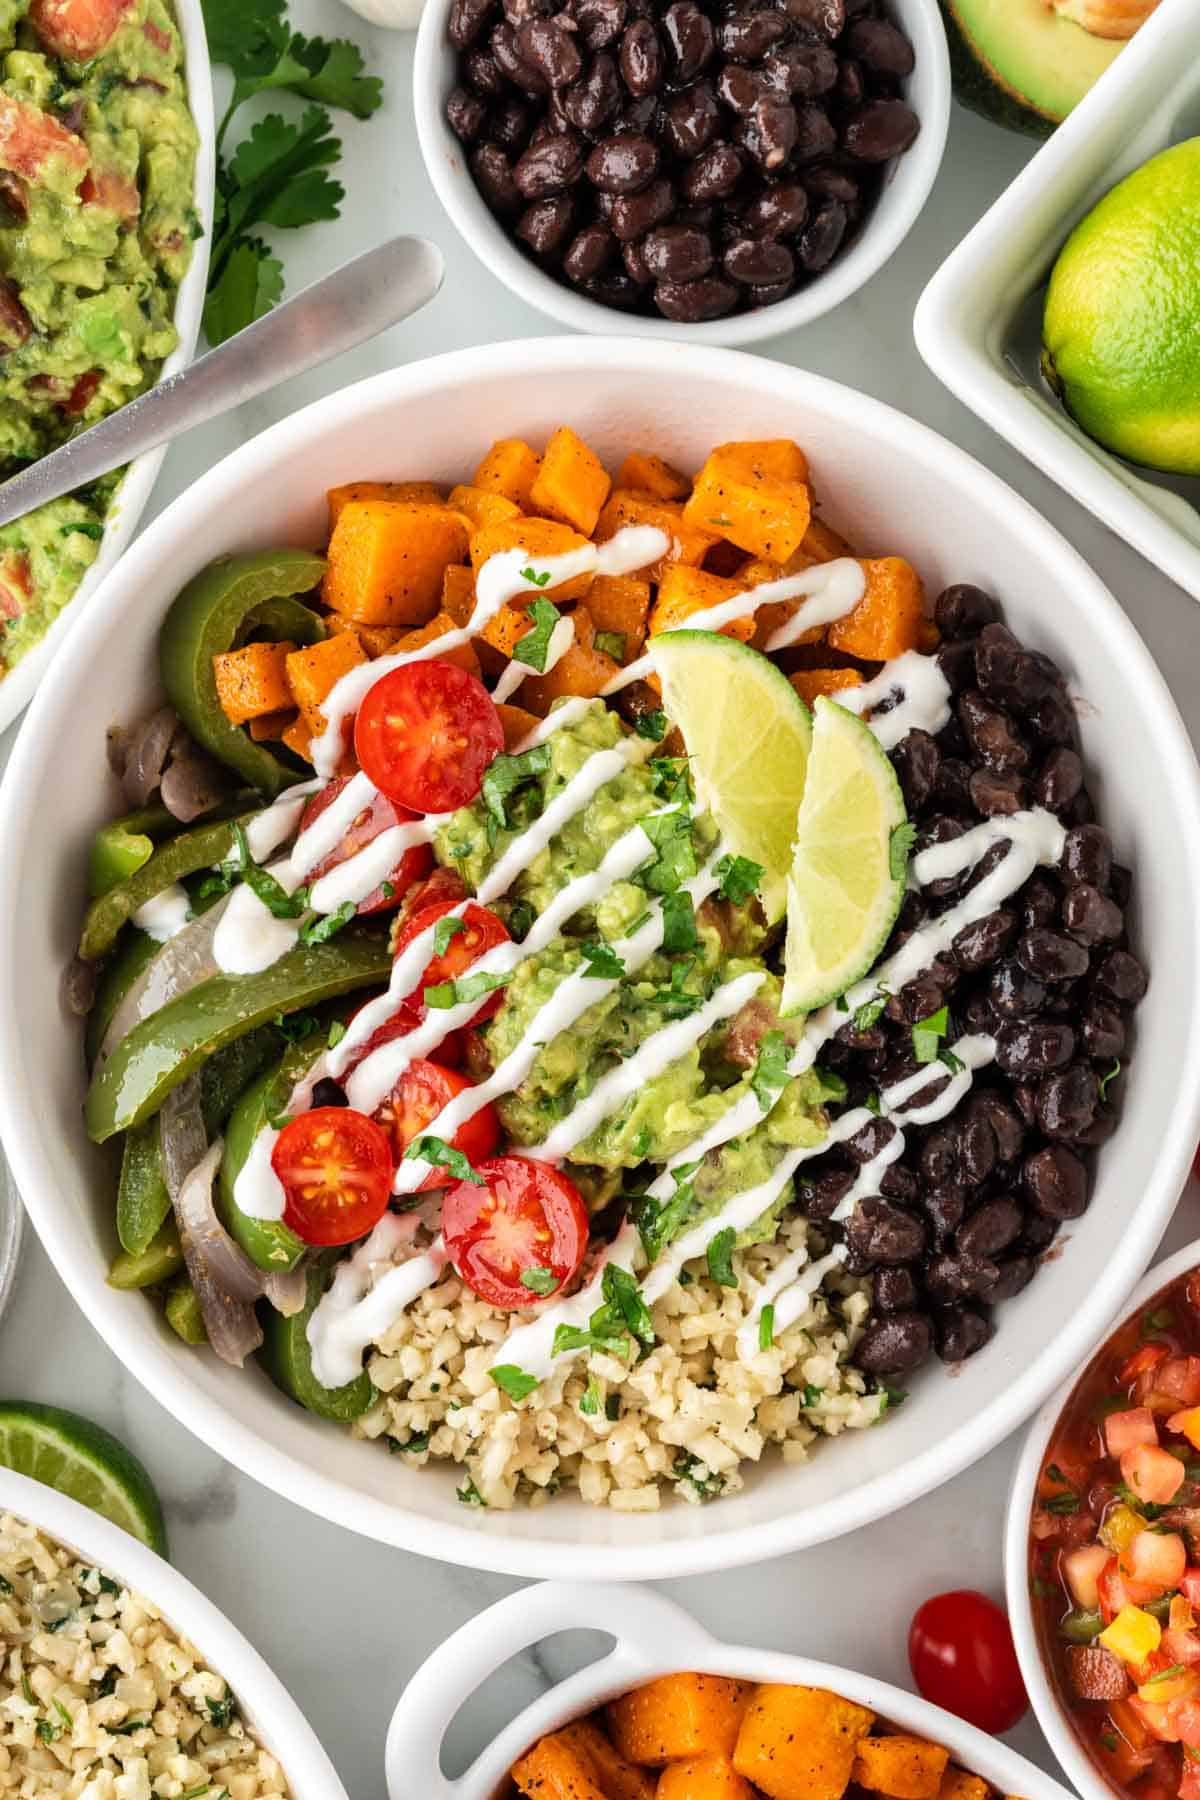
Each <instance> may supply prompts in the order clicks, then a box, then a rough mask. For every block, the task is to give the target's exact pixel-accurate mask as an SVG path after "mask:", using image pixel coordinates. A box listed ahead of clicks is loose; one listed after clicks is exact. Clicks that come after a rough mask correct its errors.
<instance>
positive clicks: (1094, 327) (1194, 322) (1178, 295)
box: [1042, 138, 1200, 475]
mask: <svg viewBox="0 0 1200 1800" xmlns="http://www.w3.org/2000/svg"><path fill="white" fill-rule="evenodd" d="M1042 344H1043V354H1042V368H1043V371H1044V373H1045V375H1046V378H1047V380H1048V381H1049V382H1050V384H1051V386H1052V387H1053V388H1054V389H1055V391H1056V392H1057V393H1058V394H1059V395H1060V396H1061V398H1062V401H1063V404H1064V405H1065V406H1066V408H1067V410H1068V412H1069V413H1070V414H1071V416H1072V417H1073V418H1074V419H1075V420H1076V422H1077V423H1078V424H1079V425H1080V426H1081V427H1082V428H1083V430H1084V431H1086V432H1087V434H1088V436H1089V437H1092V438H1095V439H1096V441H1097V442H1098V443H1101V444H1103V445H1105V446H1106V448H1107V449H1109V450H1114V451H1115V452H1116V453H1117V455H1118V456H1124V457H1127V458H1128V459H1129V461H1130V462H1135V463H1142V464H1144V465H1145V466H1146V467H1148V468H1152V469H1163V470H1166V471H1169V472H1171V473H1173V474H1179V475H1198V474H1200V138H1190V139H1188V141H1187V142H1186V143H1182V144H1176V145H1174V146H1173V148H1171V149H1170V150H1164V151H1163V152H1162V153H1161V155H1159V156H1155V157H1152V158H1151V159H1150V161H1149V162H1148V163H1144V164H1143V165H1142V167H1141V168H1140V169H1136V170H1135V171H1134V173H1133V174H1132V175H1128V176H1126V178H1125V180H1124V181H1122V182H1119V183H1118V184H1117V186H1116V187H1115V188H1113V189H1112V190H1111V192H1109V193H1108V194H1106V195H1105V196H1104V199H1103V200H1101V201H1100V202H1099V204H1098V205H1097V206H1095V207H1093V208H1092V211H1091V212H1090V213H1088V215H1087V217H1086V218H1084V219H1082V220H1081V221H1080V223H1079V224H1078V225H1077V226H1076V227H1075V230H1074V231H1073V232H1072V233H1071V236H1070V237H1069V238H1068V239H1067V242H1066V244H1065V245H1064V246H1063V249H1062V253H1061V255H1060V256H1059V259H1058V261H1057V262H1056V263H1055V265H1054V269H1053V272H1052V274H1051V276H1050V286H1049V290H1048V292H1047V295H1046V310H1045V314H1044V316H1043V321H1042Z"/></svg>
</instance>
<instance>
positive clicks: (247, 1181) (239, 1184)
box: [233, 1125, 287, 1224]
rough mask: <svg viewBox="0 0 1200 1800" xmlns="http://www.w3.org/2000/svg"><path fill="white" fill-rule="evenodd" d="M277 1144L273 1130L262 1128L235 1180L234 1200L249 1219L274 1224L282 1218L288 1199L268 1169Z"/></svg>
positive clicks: (276, 1176) (277, 1138)
mask: <svg viewBox="0 0 1200 1800" xmlns="http://www.w3.org/2000/svg"><path fill="white" fill-rule="evenodd" d="M278 1141H279V1133H278V1132H277V1131H276V1130H275V1128H274V1126H273V1125H264V1126H263V1127H262V1129H261V1130H260V1131H259V1133H258V1135H257V1136H256V1137H255V1139H254V1142H253V1143H252V1144H251V1146H250V1150H249V1153H248V1155H247V1157H246V1160H245V1162H244V1163H243V1164H242V1166H241V1168H240V1169H239V1170H238V1173H237V1177H236V1179H235V1180H234V1184H233V1197H234V1200H235V1201H236V1202H237V1205H238V1207H239V1209H240V1210H241V1211H242V1212H244V1213H245V1215H246V1217H247V1218H248V1219H268V1220H270V1221H271V1222H272V1223H273V1224H274V1223H275V1222H277V1221H278V1220H279V1219H282V1217H283V1209H284V1206H285V1204H286V1202H287V1195H286V1194H285V1193H284V1189H283V1183H282V1182H281V1181H280V1179H279V1177H278V1175H277V1174H276V1173H275V1170H274V1169H273V1168H272V1166H271V1152H272V1151H273V1150H274V1148H275V1145H276V1144H277V1143H278Z"/></svg>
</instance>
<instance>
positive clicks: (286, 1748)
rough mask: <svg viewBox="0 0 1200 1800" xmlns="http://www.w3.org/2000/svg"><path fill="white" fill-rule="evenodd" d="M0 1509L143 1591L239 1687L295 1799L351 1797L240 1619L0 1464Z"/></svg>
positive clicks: (246, 1711) (94, 1517)
mask: <svg viewBox="0 0 1200 1800" xmlns="http://www.w3.org/2000/svg"><path fill="white" fill-rule="evenodd" d="M0 1513H13V1514H14V1515H15V1516H16V1517H17V1518H19V1519H24V1520H25V1521H26V1523H28V1524H30V1525H36V1526H37V1527H38V1529H39V1530H41V1531H44V1532H45V1533H46V1534H47V1536H49V1537H52V1538H54V1539H56V1540H57V1542H58V1543H60V1544H62V1545H64V1546H65V1547H66V1548H67V1549H68V1550H73V1551H75V1552H77V1554H78V1555H79V1557H80V1558H81V1559H82V1560H83V1561H84V1562H87V1563H90V1564H92V1565H94V1566H95V1567H96V1568H99V1569H101V1570H102V1571H104V1572H106V1573H107V1574H109V1575H112V1576H113V1577H115V1578H116V1579H117V1580H119V1581H121V1582H123V1583H124V1585H125V1586H126V1587H129V1588H132V1589H133V1590H134V1592H136V1593H139V1594H141V1595H143V1597H144V1598H145V1599H147V1600H149V1601H150V1602H151V1603H152V1604H153V1605H154V1606H156V1607H157V1608H158V1610H159V1612H160V1613H161V1614H162V1615H163V1618H164V1619H165V1620H166V1621H167V1623H168V1624H169V1625H171V1626H172V1627H173V1628H174V1629H175V1631H177V1632H178V1633H179V1634H180V1635H181V1636H182V1637H185V1638H187V1639H188V1640H189V1642H190V1643H192V1644H194V1645H195V1647H196V1649H197V1650H198V1651H199V1652H200V1655H201V1656H202V1657H203V1659H204V1661H205V1663H206V1664H207V1666H208V1667H209V1668H210V1669H212V1670H214V1672H215V1673H216V1674H218V1675H220V1676H221V1677H222V1678H223V1679H224V1680H225V1682H226V1683H227V1684H228V1686H229V1688H230V1689H231V1690H232V1692H233V1693H235V1694H236V1695H237V1698H238V1705H239V1710H240V1712H241V1715H242V1717H243V1719H244V1720H245V1722H246V1724H247V1725H248V1726H249V1727H250V1729H251V1730H252V1731H253V1733H254V1735H255V1737H256V1738H258V1740H259V1742H260V1743H262V1744H263V1745H264V1746H265V1748H266V1749H268V1750H269V1751H270V1752H271V1754H272V1756H274V1757H276V1758H277V1760H278V1761H279V1763H280V1765H281V1767H282V1769H283V1772H284V1774H285V1776H286V1777H287V1781H288V1788H289V1792H290V1794H291V1796H292V1800H348V1797H347V1794H346V1790H345V1788H344V1787H343V1786H342V1784H341V1782H340V1780H339V1779H338V1775H337V1771H336V1770H335V1768H334V1766H333V1764H332V1763H331V1762H330V1760H329V1758H328V1756H326V1754H325V1752H324V1750H323V1749H322V1748H321V1745H320V1742H319V1741H318V1739H317V1736H316V1733H315V1732H314V1731H313V1729H312V1727H311V1726H310V1725H309V1723H308V1720H307V1719H306V1718H305V1716H304V1714H303V1712H302V1711H301V1710H300V1708H299V1707H298V1706H297V1704H296V1702H295V1701H294V1700H293V1699H292V1697H291V1695H290V1694H289V1693H288V1691H287V1689H286V1688H285V1687H284V1685H283V1683H282V1682H281V1681H280V1680H279V1677H278V1676H277V1675H275V1674H273V1673H272V1671H271V1669H270V1668H269V1667H268V1666H267V1664H266V1663H265V1662H264V1661H263V1659H262V1657H261V1656H260V1655H259V1653H258V1651H257V1650H255V1648H254V1647H253V1645H252V1644H250V1643H248V1642H247V1640H246V1639H245V1638H244V1637H243V1636H242V1634H241V1632H240V1631H239V1630H238V1629H237V1626H236V1625H234V1624H232V1623H231V1622H230V1620H229V1619H227V1618H226V1617H225V1614H224V1613H223V1612H221V1611H220V1610H219V1609H218V1608H217V1607H215V1606H214V1605H213V1603H212V1601H211V1600H207V1599H206V1598H205V1597H204V1595H203V1594H202V1593H201V1592H200V1590H199V1588H196V1587H193V1585H192V1583H191V1582H190V1581H189V1580H188V1579H187V1577H186V1576H185V1575H181V1574H180V1572H179V1570H178V1569H174V1568H172V1567H171V1565H170V1563H168V1562H164V1561H163V1559H162V1557H161V1556H157V1555H156V1554H155V1552H154V1551H153V1550H151V1549H149V1548H148V1547H147V1546H146V1545H145V1544H143V1543H141V1542H140V1540H139V1539H137V1538H135V1537H131V1536H130V1534H129V1533H128V1532H127V1531H122V1530H121V1529H120V1527H119V1526H116V1525H113V1524H111V1523H110V1521H109V1520H108V1519H104V1518H101V1516H100V1514H99V1513H94V1512H91V1511H90V1510H89V1509H88V1508H87V1507H86V1506H80V1505H78V1504H77V1502H76V1501H74V1500H70V1499H68V1498H67V1496H66V1495H65V1494H60V1493H59V1492H58V1491H57V1489H55V1488H50V1487H46V1486H44V1485H43V1483H42V1482H40V1481H30V1480H29V1479H28V1477H27V1476H24V1475H18V1474H16V1473H15V1472H14V1471H13V1470H12V1469H4V1468H0Z"/></svg>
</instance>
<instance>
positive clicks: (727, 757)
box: [649, 631, 812, 924]
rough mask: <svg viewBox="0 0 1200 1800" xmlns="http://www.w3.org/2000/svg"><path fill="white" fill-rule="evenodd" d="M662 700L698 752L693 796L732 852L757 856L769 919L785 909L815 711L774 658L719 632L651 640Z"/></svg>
mask: <svg viewBox="0 0 1200 1800" xmlns="http://www.w3.org/2000/svg"><path fill="white" fill-rule="evenodd" d="M649 648H650V654H651V656H652V657H653V658H654V667H655V669H656V670H657V671H658V674H659V677H660V679H661V681H662V694H663V705H664V707H665V708H666V711H667V716H668V717H669V718H670V720H671V721H672V723H673V724H675V725H678V727H679V729H680V731H681V732H682V733H683V741H684V743H685V744H686V745H687V749H688V755H689V756H690V757H691V758H692V775H693V779H694V780H695V783H696V794H697V798H698V799H699V800H700V801H701V802H702V803H703V804H704V805H705V806H707V807H708V808H709V809H710V810H711V812H712V814H713V816H714V817H715V819H716V821H717V824H718V825H719V827H720V830H721V836H722V839H723V840H724V843H725V846H726V848H727V849H728V850H729V851H730V852H731V853H732V854H733V855H735V856H748V857H749V858H750V860H751V861H752V862H756V863H760V864H761V865H762V868H763V878H762V882H761V884H760V887H759V898H760V900H761V901H762V904H763V910H764V912H765V913H766V915H767V920H768V923H770V924H774V923H775V921H776V920H777V919H781V918H782V917H783V911H784V906H785V903H786V884H787V872H788V869H789V867H790V865H791V860H792V839H793V838H794V836H795V834H796V814H797V812H798V811H799V808H800V801H801V799H802V798H803V795H804V775H805V770H806V768H807V766H808V751H809V745H810V744H811V743H812V715H811V713H810V712H809V710H808V708H807V706H805V704H804V702H803V700H801V698H800V696H799V694H798V693H797V692H796V690H795V688H794V687H793V686H792V684H791V682H790V681H788V679H787V677H786V676H784V675H781V674H780V672H779V670H778V669H777V668H776V667H775V664H774V663H773V662H769V661H768V660H767V658H766V657H765V656H762V655H760V653H759V652H758V651H757V650H752V649H751V648H750V647H749V645H748V644H740V643H739V642H738V641H737V639H736V638H729V637H722V636H721V634H720V633H719V632H716V631H667V632H664V633H663V635H662V636H661V637H656V638H652V639H651V640H650V646H649Z"/></svg>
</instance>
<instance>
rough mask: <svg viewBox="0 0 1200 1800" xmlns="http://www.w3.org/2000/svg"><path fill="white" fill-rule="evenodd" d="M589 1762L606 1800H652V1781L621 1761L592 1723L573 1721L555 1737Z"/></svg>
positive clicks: (580, 1720) (643, 1772)
mask: <svg viewBox="0 0 1200 1800" xmlns="http://www.w3.org/2000/svg"><path fill="white" fill-rule="evenodd" d="M559 1736H560V1737H564V1738H566V1740H567V1742H568V1743H570V1744H573V1745H574V1746H575V1747H576V1749H577V1750H579V1751H581V1752H582V1753H583V1754H584V1755H585V1756H587V1757H589V1758H590V1759H591V1763H592V1767H593V1768H594V1769H595V1771H596V1774H597V1776H598V1777H599V1780H600V1785H601V1787H602V1788H603V1789H604V1792H605V1794H606V1795H607V1796H608V1800H654V1777H653V1776H652V1775H648V1774H647V1773H646V1771H645V1769H635V1768H634V1766H633V1764H632V1763H628V1762H626V1761H625V1758H624V1757H623V1756H622V1755H621V1753H620V1751H619V1750H617V1749H616V1748H615V1747H614V1745H613V1744H612V1743H611V1742H610V1740H609V1739H608V1738H607V1737H606V1736H605V1734H604V1732H603V1731H602V1730H601V1728H600V1726H599V1725H598V1724H597V1723H596V1721H595V1720H594V1719H577V1720H576V1721H575V1723H574V1724H573V1725H564V1726H563V1728H562V1731H561V1732H560V1733H559Z"/></svg>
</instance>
